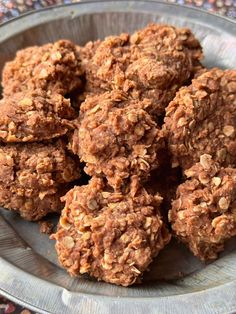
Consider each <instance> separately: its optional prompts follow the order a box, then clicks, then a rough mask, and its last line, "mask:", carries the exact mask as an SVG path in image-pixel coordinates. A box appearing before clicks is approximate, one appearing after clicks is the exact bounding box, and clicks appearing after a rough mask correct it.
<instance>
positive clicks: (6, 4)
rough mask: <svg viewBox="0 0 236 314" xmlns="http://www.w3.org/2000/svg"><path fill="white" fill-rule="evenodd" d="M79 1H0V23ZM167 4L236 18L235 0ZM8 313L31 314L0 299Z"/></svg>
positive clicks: (0, 306)
mask: <svg viewBox="0 0 236 314" xmlns="http://www.w3.org/2000/svg"><path fill="white" fill-rule="evenodd" d="M79 1H80V0H0V23H3V22H5V21H7V20H9V19H11V18H14V17H17V16H19V15H20V14H22V13H24V12H26V11H30V10H38V9H40V8H43V7H47V6H51V5H57V4H64V3H71V2H79ZM168 2H173V3H178V4H180V5H183V4H184V5H190V6H195V7H199V8H203V9H205V10H207V11H210V12H213V13H217V14H221V15H225V16H227V17H230V18H236V0H168ZM10 313H12V314H31V313H33V312H32V311H29V310H27V309H24V308H22V307H21V306H19V305H17V304H14V303H12V302H10V301H9V300H7V299H5V298H2V297H0V314H10Z"/></svg>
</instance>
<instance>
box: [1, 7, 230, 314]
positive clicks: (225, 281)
mask: <svg viewBox="0 0 236 314" xmlns="http://www.w3.org/2000/svg"><path fill="white" fill-rule="evenodd" d="M151 21H153V22H157V23H169V24H173V25H176V26H187V27H190V28H191V29H192V31H193V32H194V33H195V35H196V36H197V37H198V38H199V39H200V41H201V43H202V46H203V48H204V53H205V60H204V64H205V65H206V66H208V67H212V66H219V67H222V68H236V38H235V34H236V23H235V22H234V21H231V20H229V19H226V18H222V17H219V16H216V15H211V14H209V13H207V12H204V11H201V10H197V9H193V8H187V7H183V6H181V7H179V6H176V5H173V4H167V3H159V2H154V1H112V2H111V1H100V2H86V3H77V4H71V5H67V6H61V7H55V8H48V9H44V10H41V11H38V12H33V13H30V14H26V15H25V16H22V17H20V18H18V19H15V20H13V21H10V22H7V23H5V24H3V25H2V26H0V72H1V70H2V67H3V65H4V63H5V62H6V61H7V60H9V59H11V58H13V57H14V54H15V52H16V51H17V50H18V49H21V48H23V47H26V46H30V45H35V44H39V45H41V44H43V43H46V42H49V41H55V40H58V39H59V38H68V39H71V40H73V41H75V42H76V43H79V44H84V43H85V42H87V41H88V40H94V39H97V38H103V37H104V36H107V35H111V34H118V33H120V32H122V31H129V32H132V31H134V30H135V29H138V28H141V27H143V26H145V25H146V24H147V23H149V22H151ZM52 219H54V221H56V220H57V219H58V218H57V217H53V218H52ZM0 292H1V294H3V295H6V296H7V297H8V298H11V299H13V300H15V301H16V302H18V303H21V304H24V305H25V306H27V307H28V308H31V309H34V310H36V311H37V312H40V313H56V314H60V313H63V314H66V313H70V314H71V313H86V314H87V313H88V314H89V313H93V314H97V313H103V314H107V313H114V314H116V313H119V314H122V313H136V314H137V313H175V314H178V313H181V314H184V313H188V314H189V313H190V312H191V313H200V314H201V313H207V314H208V313H214V314H215V313H220V314H221V313H233V312H236V239H232V240H231V241H230V242H229V243H228V244H227V249H226V251H225V252H224V253H223V254H222V255H221V257H220V259H218V260H217V261H215V262H214V263H211V264H209V265H203V264H202V263H201V262H199V261H198V260H197V259H196V258H194V257H193V256H192V255H191V254H190V253H189V252H188V250H187V249H186V248H185V247H184V246H182V245H181V244H178V243H175V242H174V241H172V242H171V244H170V245H169V246H168V247H166V249H164V250H163V251H162V252H161V254H160V255H159V256H158V258H157V259H156V261H155V262H154V263H153V265H152V266H151V269H150V272H148V273H147V274H145V277H144V283H143V284H142V285H140V286H133V287H130V288H122V287H117V286H113V285H109V284H106V283H102V282H96V281H94V280H92V279H91V278H88V277H81V278H77V279H73V278H70V277H69V275H67V273H66V272H65V271H64V270H63V269H62V268H61V267H60V266H59V265H58V263H57V259H56V254H55V250H54V243H53V241H50V240H49V239H48V237H47V236H46V235H41V234H39V231H38V225H37V223H30V222H25V221H23V220H21V219H20V218H19V217H18V216H17V215H16V214H15V213H12V212H8V211H6V210H4V209H0Z"/></svg>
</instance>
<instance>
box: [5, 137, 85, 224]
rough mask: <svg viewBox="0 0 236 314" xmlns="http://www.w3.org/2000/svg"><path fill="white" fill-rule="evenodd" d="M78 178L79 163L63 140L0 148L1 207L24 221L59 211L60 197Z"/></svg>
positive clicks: (10, 145)
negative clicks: (14, 212)
mask: <svg viewBox="0 0 236 314" xmlns="http://www.w3.org/2000/svg"><path fill="white" fill-rule="evenodd" d="M79 177H80V170H79V164H78V160H77V158H76V156H75V157H74V156H72V155H70V154H69V153H68V152H67V149H66V143H65V142H64V141H62V140H57V141H56V142H51V143H47V144H46V143H26V144H7V145H3V146H1V147H0V205H1V206H2V207H5V208H8V209H11V210H15V211H17V212H19V213H20V215H21V216H22V217H23V218H25V219H26V220H39V219H41V218H42V217H44V216H46V215H47V214H48V213H50V212H59V211H60V209H61V208H62V207H63V205H62V204H61V202H60V197H61V196H63V195H64V194H65V193H66V191H67V185H68V184H69V183H70V182H72V181H74V180H75V179H78V178H79Z"/></svg>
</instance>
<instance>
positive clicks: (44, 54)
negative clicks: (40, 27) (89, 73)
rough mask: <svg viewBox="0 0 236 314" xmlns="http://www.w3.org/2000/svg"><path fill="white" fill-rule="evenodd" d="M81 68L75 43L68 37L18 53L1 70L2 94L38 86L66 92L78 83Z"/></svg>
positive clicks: (55, 91) (9, 94) (10, 93)
mask: <svg viewBox="0 0 236 314" xmlns="http://www.w3.org/2000/svg"><path fill="white" fill-rule="evenodd" d="M82 75H83V71H82V68H81V62H80V59H79V54H78V51H77V49H76V46H75V45H74V44H73V43H72V42H70V41H68V40H59V41H57V42H55V43H53V44H46V45H43V46H34V47H29V48H26V49H22V50H20V51H18V52H17V54H16V57H15V59H14V60H13V61H10V62H7V63H6V65H5V67H4V70H3V81H2V86H3V95H4V96H12V95H13V94H14V93H16V92H21V91H25V90H34V89H36V88H40V89H43V90H46V91H48V92H49V91H50V92H51V93H57V94H61V95H65V94H67V93H69V92H71V91H72V90H74V89H76V88H79V87H80V86H81V77H82Z"/></svg>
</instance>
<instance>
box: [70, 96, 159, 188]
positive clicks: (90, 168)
mask: <svg viewBox="0 0 236 314" xmlns="http://www.w3.org/2000/svg"><path fill="white" fill-rule="evenodd" d="M114 94H115V96H117V93H114V92H113V93H106V94H101V95H98V96H93V97H91V98H88V99H87V101H86V102H85V103H84V104H82V106H81V117H80V118H81V119H80V120H79V123H78V129H76V130H75V132H74V136H73V140H72V145H71V146H72V150H73V151H74V153H76V154H78V155H79V156H80V158H81V161H83V162H86V167H85V172H86V173H87V174H89V175H91V176H93V175H97V176H105V177H106V178H107V180H108V182H109V184H110V185H112V186H113V187H114V188H120V186H121V185H122V184H123V183H124V181H125V180H126V179H127V178H129V177H130V176H132V175H138V176H139V177H141V178H143V179H146V178H147V177H148V176H149V174H150V171H151V170H153V169H155V168H157V167H158V166H159V159H158V151H159V150H160V149H162V148H163V145H164V141H163V138H162V136H161V132H160V130H159V129H158V127H157V125H156V123H155V122H154V121H153V119H152V118H151V116H150V115H149V114H148V113H147V112H146V111H145V110H143V109H141V108H142V107H144V106H145V103H146V102H145V101H143V102H141V101H135V100H126V99H122V98H119V97H115V96H114ZM95 103H96V106H94V104H95ZM90 108H92V109H90Z"/></svg>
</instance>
